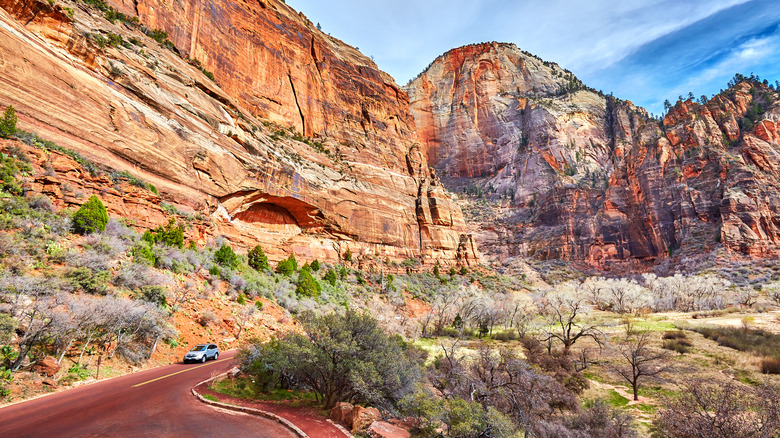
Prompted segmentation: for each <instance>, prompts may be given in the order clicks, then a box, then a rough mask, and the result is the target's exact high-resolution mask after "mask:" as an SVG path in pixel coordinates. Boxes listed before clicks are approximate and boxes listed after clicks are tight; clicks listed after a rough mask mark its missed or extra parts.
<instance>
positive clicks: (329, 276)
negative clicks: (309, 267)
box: [323, 269, 337, 286]
mask: <svg viewBox="0 0 780 438" xmlns="http://www.w3.org/2000/svg"><path fill="white" fill-rule="evenodd" d="M323 278H324V279H325V281H327V282H328V283H330V285H331V286H335V285H336V280H337V278H336V271H334V270H333V269H328V272H326V273H325V277H323Z"/></svg>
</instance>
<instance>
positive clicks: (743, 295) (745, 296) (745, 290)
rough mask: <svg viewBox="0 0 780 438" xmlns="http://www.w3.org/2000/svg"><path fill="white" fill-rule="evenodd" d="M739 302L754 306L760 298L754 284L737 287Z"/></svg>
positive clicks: (746, 305)
mask: <svg viewBox="0 0 780 438" xmlns="http://www.w3.org/2000/svg"><path fill="white" fill-rule="evenodd" d="M736 298H737V303H738V304H741V305H743V306H745V307H753V305H754V304H756V300H757V299H758V291H757V290H755V289H753V286H744V287H740V288H738V289H737V292H736Z"/></svg>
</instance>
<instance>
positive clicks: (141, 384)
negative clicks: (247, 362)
mask: <svg viewBox="0 0 780 438" xmlns="http://www.w3.org/2000/svg"><path fill="white" fill-rule="evenodd" d="M231 359H232V358H226V359H219V360H215V361H214V362H211V363H204V364H203V365H198V366H196V367H191V368H187V369H186V370H181V371H176V372H175V373H171V374H168V375H167V376H162V377H158V378H156V379H152V380H148V381H146V382H143V383H139V384H137V385H133V386H132V387H133V388H137V387H139V386H143V385H146V384H147V383H152V382H156V381H158V380H162V379H167V378H168V377H171V376H175V375H177V374H181V373H186V372H187V371H192V370H194V369H198V368H201V367H205V366H207V365H213V364H215V363H220V362H224V361H226V360H231Z"/></svg>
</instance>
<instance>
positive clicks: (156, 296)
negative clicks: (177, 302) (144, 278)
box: [139, 286, 168, 308]
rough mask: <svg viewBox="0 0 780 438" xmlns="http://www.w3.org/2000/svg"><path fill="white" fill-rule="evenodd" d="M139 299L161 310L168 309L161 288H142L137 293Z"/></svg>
mask: <svg viewBox="0 0 780 438" xmlns="http://www.w3.org/2000/svg"><path fill="white" fill-rule="evenodd" d="M139 298H141V299H142V300H144V301H148V302H150V303H154V304H157V305H158V306H160V307H162V308H165V307H168V297H167V296H166V293H165V288H164V287H163V286H144V287H142V288H141V290H140V291H139Z"/></svg>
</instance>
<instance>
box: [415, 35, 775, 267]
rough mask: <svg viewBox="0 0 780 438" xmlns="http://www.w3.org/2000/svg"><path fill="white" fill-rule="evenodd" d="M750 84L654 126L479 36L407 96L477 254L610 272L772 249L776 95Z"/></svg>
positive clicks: (682, 108)
mask: <svg viewBox="0 0 780 438" xmlns="http://www.w3.org/2000/svg"><path fill="white" fill-rule="evenodd" d="M746 79H748V80H746V81H742V82H740V83H735V84H733V85H734V86H733V87H732V88H730V89H729V90H727V91H725V92H724V93H721V94H720V95H718V96H715V97H714V98H712V99H710V100H709V101H707V102H698V103H697V102H695V101H693V100H688V101H681V102H679V103H678V104H677V105H676V106H675V107H674V108H672V109H671V110H670V112H669V113H668V115H667V116H666V118H665V119H663V121H658V120H655V119H652V118H651V117H649V115H648V114H647V112H646V111H645V110H644V109H642V108H638V107H636V106H634V105H633V104H632V103H631V102H627V101H621V100H619V99H617V98H614V97H612V96H604V95H603V94H601V93H599V92H596V91H595V90H592V89H589V88H588V87H586V86H585V85H584V84H582V83H581V82H580V81H579V80H578V79H577V78H576V77H575V76H574V75H573V74H572V73H571V72H569V71H567V70H565V69H563V68H561V67H560V66H558V65H557V64H554V63H550V62H545V61H542V60H541V59H539V58H537V57H535V56H533V55H531V54H529V53H527V52H523V51H521V50H519V49H518V48H517V47H516V46H514V45H512V44H499V43H485V44H475V45H471V46H466V47H462V48H458V49H454V50H452V51H450V52H447V53H446V54H444V55H442V56H441V57H439V58H438V59H436V60H435V61H434V62H433V63H432V64H431V66H430V67H429V68H428V69H427V70H426V71H424V72H423V73H422V74H420V75H419V76H418V77H417V78H416V79H414V80H413V81H412V82H411V83H410V84H409V85H408V86H407V87H406V90H407V91H408V92H409V95H410V101H411V104H410V105H411V112H412V115H413V116H414V118H415V122H416V124H417V130H418V133H419V136H420V142H421V145H422V148H423V149H424V150H425V151H426V152H427V156H428V159H429V164H430V165H431V166H432V167H434V168H435V169H436V170H437V173H438V175H439V176H440V178H441V180H442V181H443V182H444V184H445V186H447V187H448V188H450V189H451V190H453V191H457V192H460V193H462V194H464V195H465V199H467V200H468V201H465V202H464V209H465V213H466V215H467V219H470V220H471V221H473V222H474V223H475V224H476V229H475V233H476V234H477V235H478V237H477V241H478V244H479V245H480V248H481V249H482V250H484V251H485V252H486V253H488V255H489V256H490V257H491V258H493V259H496V260H503V259H506V258H508V257H512V256H517V255H521V256H533V257H537V258H540V259H549V258H557V259H566V260H573V261H583V262H586V263H588V264H591V265H595V266H599V267H602V268H604V267H608V266H609V265H610V263H613V262H615V261H635V262H637V263H640V264H646V265H652V264H655V263H658V262H659V261H660V260H661V259H664V258H666V257H669V256H670V255H677V254H696V253H703V252H707V251H712V250H717V249H724V250H725V251H726V252H731V253H734V254H747V255H753V256H774V255H776V254H777V250H778V246H779V245H780V179H778V176H780V174H779V173H778V170H779V169H780V167H779V166H780V147H778V134H779V133H780V131H778V121H780V105H778V103H777V102H778V93H777V92H775V91H774V90H772V89H770V88H769V87H768V86H766V85H765V84H762V83H760V82H757V81H751V80H749V78H746ZM486 206H487V207H486Z"/></svg>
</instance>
